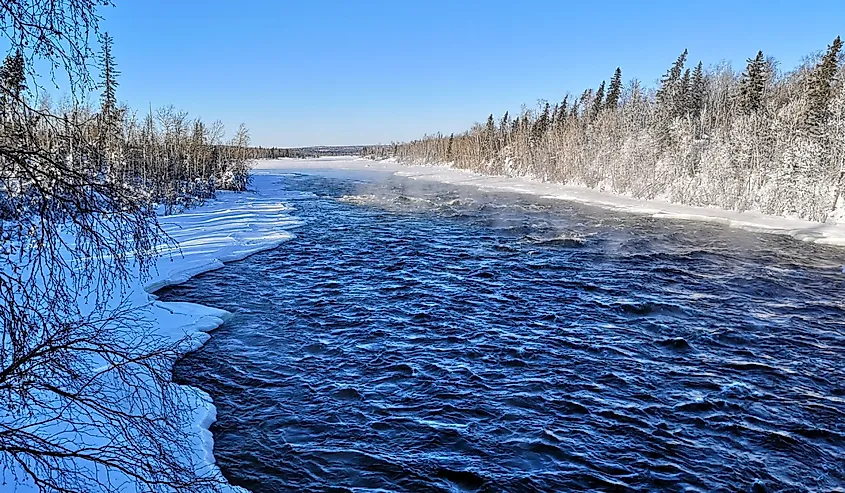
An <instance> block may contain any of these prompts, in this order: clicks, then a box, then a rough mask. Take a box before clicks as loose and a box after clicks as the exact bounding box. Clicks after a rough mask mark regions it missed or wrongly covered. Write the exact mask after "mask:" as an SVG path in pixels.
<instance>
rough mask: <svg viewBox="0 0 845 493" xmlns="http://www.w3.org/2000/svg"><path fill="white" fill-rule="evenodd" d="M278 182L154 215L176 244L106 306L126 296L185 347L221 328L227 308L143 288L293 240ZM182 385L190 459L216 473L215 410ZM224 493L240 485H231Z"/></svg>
mask: <svg viewBox="0 0 845 493" xmlns="http://www.w3.org/2000/svg"><path fill="white" fill-rule="evenodd" d="M279 180H280V177H278V176H272V175H260V176H256V177H255V183H254V188H255V189H256V190H257V192H245V193H231V192H222V193H219V194H218V198H217V199H216V200H214V201H211V202H209V203H207V204H205V205H203V206H200V207H197V208H195V209H190V210H189V211H187V212H186V213H183V214H178V215H174V216H165V217H160V219H159V220H160V223H161V225H162V227H163V229H164V230H165V231H166V232H167V233H168V234H169V235H170V236H171V237H172V238H173V239H175V240H176V241H177V242H178V248H173V249H171V250H170V251H169V252H166V253H165V255H163V256H161V257H160V258H159V259H158V260H157V262H156V265H155V267H154V268H153V269H152V271H151V278H149V279H147V280H146V281H145V282H142V281H141V280H140V279H139V278H140V275H136V276H135V279H136V281H135V283H134V284H133V285H130V286H128V287H127V289H126V290H125V291H124V292H122V293H115V294H114V295H113V296H114V299H113V300H111V302H110V304H113V305H117V304H118V303H119V302H120V301H121V300H127V299H128V300H129V301H130V302H131V304H132V306H133V307H134V308H135V309H137V310H138V312H137V316H138V318H139V319H144V320H149V321H152V322H153V324H154V327H155V330H156V333H157V334H159V335H164V336H166V337H167V338H169V339H170V340H171V341H174V342H176V341H180V340H183V339H185V338H186V336H187V337H188V339H187V342H188V343H187V346H184V349H185V351H189V350H191V349H196V348H198V347H199V346H201V345H202V344H203V343H205V341H207V340H208V338H209V335H208V334H206V332H208V331H210V330H213V329H215V328H217V327H218V326H220V325H221V324H222V323H223V321H224V320H225V319H226V318H227V317H228V316H230V314H229V313H228V312H226V311H224V310H219V309H216V308H211V307H206V306H202V305H197V304H192V303H171V302H168V303H165V302H161V301H158V300H157V299H156V297H155V296H154V295H152V294H150V293H152V292H154V291H155V290H157V289H160V288H161V287H164V286H167V285H172V284H179V283H182V282H184V281H186V280H188V279H190V278H191V277H192V276H195V275H198V274H201V273H203V272H207V271H210V270H214V269H218V268H220V267H222V266H223V264H224V263H225V262H232V261H235V260H240V259H243V258H244V257H247V256H249V255H251V254H253V253H256V252H258V251H261V250H267V249H271V248H274V247H276V246H278V245H279V244H280V243H282V242H284V241H286V240H289V239H291V238H293V234H292V233H290V232H289V231H287V230H288V229H290V228H293V227H295V226H297V225H299V224H300V222H299V220H298V219H296V218H295V217H293V216H292V215H291V210H292V209H291V206H290V205H288V204H287V203H286V201H287V200H289V199H292V198H295V197H296V196H301V195H296V194H293V193H286V192H283V191H281V190H280V188H281V187H280V186H279V184H278V182H279ZM173 385H175V384H173ZM189 390H190V391H185V392H182V393H181V395H183V396H184V399H183V401H182V405H184V406H186V408H185V409H186V410H187V409H189V410H190V412H191V414H192V416H193V425H192V427H191V429H190V430H189V433H190V435H191V437H192V442H193V443H192V448H193V450H195V451H196V454H197V457H195V458H194V459H199V460H196V461H195V462H196V463H198V464H201V465H202V464H205V466H203V467H204V469H203V470H204V472H205V473H206V474H208V473H211V474H217V473H218V472H219V471H218V470H217V469H216V466H213V464H214V456H213V455H212V449H213V441H212V437H211V433H210V432H209V431H208V428H209V426H210V425H211V424H212V423H213V422H214V420H215V417H216V410H215V408H214V406H213V404H212V403H211V399H210V397H209V396H208V395H207V394H205V393H204V392H202V391H199V390H198V389H189ZM151 405H155V403H151ZM83 467H84V466H83ZM13 475H15V476H17V477H18V478H19V479H20V478H22V477H25V475H21V474H20V471H6V473H5V476H6V477H5V478H0V484H6V485H7V486H8V487H10V488H14V490H15V491H17V492H20V493H28V492H30V491H37V489H36V488H35V487H34V486H33V485H32V484H31V483H24V484H19V485H17V486H15V485H14V484H15V481H14V479H13V477H12V476H13ZM122 483H123V478H120V477H119V474H115V473H114V471H112V484H122ZM3 488H5V487H3ZM0 489H2V488H0ZM123 490H125V491H135V488H133V487H132V486H126V487H124V488H123ZM231 491H242V490H241V489H239V488H232V489H231Z"/></svg>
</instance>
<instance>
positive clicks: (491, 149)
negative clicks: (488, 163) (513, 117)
mask: <svg viewBox="0 0 845 493" xmlns="http://www.w3.org/2000/svg"><path fill="white" fill-rule="evenodd" d="M485 134H486V135H485V140H486V141H487V145H486V147H487V149H486V151H487V158H488V159H492V158H493V156H495V155H496V152H497V151H498V146H497V145H496V144H497V138H496V120H494V119H493V113H490V116H488V117H487V127H486V129H485Z"/></svg>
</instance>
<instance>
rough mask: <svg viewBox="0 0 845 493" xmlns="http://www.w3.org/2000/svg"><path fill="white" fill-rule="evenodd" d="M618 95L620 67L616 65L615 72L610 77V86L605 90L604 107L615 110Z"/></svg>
mask: <svg viewBox="0 0 845 493" xmlns="http://www.w3.org/2000/svg"><path fill="white" fill-rule="evenodd" d="M620 96H622V69H621V68H619V67H616V72H614V73H613V78H611V79H610V88H609V89H608V91H607V101H605V103H604V107H605V108H607V109H611V110H615V109H616V107H617V106H619V98H620Z"/></svg>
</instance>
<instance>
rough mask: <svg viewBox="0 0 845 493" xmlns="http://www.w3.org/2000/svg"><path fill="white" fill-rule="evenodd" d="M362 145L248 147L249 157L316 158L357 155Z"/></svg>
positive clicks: (362, 147)
mask: <svg viewBox="0 0 845 493" xmlns="http://www.w3.org/2000/svg"><path fill="white" fill-rule="evenodd" d="M363 149H364V146H314V147H288V148H285V147H250V148H249V149H248V150H247V154H248V155H249V157H250V159H280V158H296V159H307V158H318V157H321V156H357V155H359V154H361V152H362V150H363Z"/></svg>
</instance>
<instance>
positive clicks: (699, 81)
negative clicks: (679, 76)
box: [690, 62, 707, 117]
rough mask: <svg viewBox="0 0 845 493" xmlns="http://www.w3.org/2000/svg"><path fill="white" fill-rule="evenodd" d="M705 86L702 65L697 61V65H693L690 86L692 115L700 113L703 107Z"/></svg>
mask: <svg viewBox="0 0 845 493" xmlns="http://www.w3.org/2000/svg"><path fill="white" fill-rule="evenodd" d="M706 90H707V87H706V85H705V80H704V67H703V64H702V63H701V62H698V65H696V66H695V70H694V71H693V73H692V86H691V87H690V101H691V106H692V107H691V108H690V109H691V111H692V114H693V115H694V116H696V117H697V116H699V115H701V111H702V110H703V109H704V96H705V91H706Z"/></svg>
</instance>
